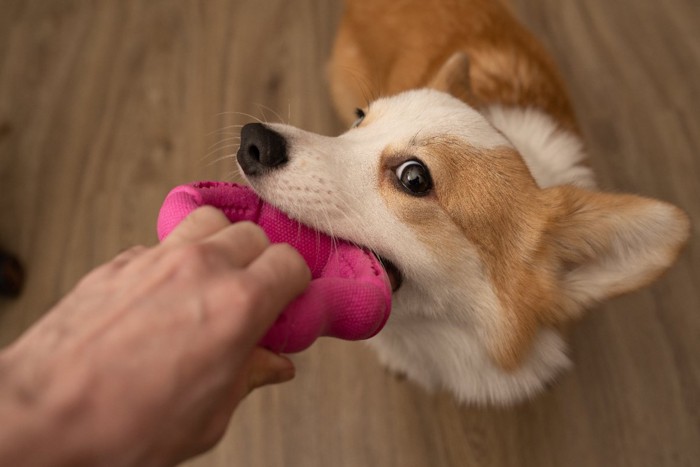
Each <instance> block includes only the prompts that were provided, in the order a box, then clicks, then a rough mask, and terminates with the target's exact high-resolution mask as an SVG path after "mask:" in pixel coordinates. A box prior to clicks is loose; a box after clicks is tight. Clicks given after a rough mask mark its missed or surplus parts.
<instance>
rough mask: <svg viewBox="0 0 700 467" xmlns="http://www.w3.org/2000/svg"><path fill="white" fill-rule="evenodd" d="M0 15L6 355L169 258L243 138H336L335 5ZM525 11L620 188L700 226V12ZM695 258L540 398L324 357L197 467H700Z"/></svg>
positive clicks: (600, 324) (340, 353)
mask: <svg viewBox="0 0 700 467" xmlns="http://www.w3.org/2000/svg"><path fill="white" fill-rule="evenodd" d="M0 3H1V6H2V13H0V186H2V197H0V212H2V213H3V218H2V221H0V244H2V246H3V247H4V248H8V249H10V250H13V251H15V252H17V253H18V254H19V255H20V256H21V257H22V259H23V260H24V261H25V263H26V266H27V269H28V275H29V276H28V283H27V286H26V290H25V293H24V295H23V297H22V298H21V299H20V300H17V301H14V302H10V301H3V302H0V307H1V309H0V344H7V343H8V342H10V341H11V340H12V339H13V338H14V337H16V336H17V335H18V334H19V333H20V332H21V331H22V330H23V329H25V328H26V327H28V326H29V325H30V324H31V323H32V322H34V321H35V320H36V319H38V318H39V317H40V316H41V314H42V313H43V312H44V311H45V310H46V309H47V308H49V307H50V306H51V305H52V304H53V303H54V302H55V301H56V300H58V299H59V298H60V297H61V296H62V294H64V293H65V292H66V291H68V290H69V289H70V288H71V287H72V285H73V284H74V283H75V282H76V281H77V280H78V279H79V278H80V277H81V276H82V275H83V274H84V273H86V272H87V271H88V270H89V269H91V268H92V267H94V266H95V265H97V264H99V263H100V262H102V261H104V260H106V259H108V258H110V257H111V256H112V255H114V254H115V253H116V252H118V251H119V250H121V249H123V248H126V247H128V246H130V245H132V244H135V243H145V244H152V243H154V241H155V227H154V225H155V218H156V213H157V211H158V208H159V206H160V202H161V201H162V199H163V197H164V195H165V194H166V192H167V191H168V189H169V188H170V187H172V186H174V185H175V184H178V183H182V182H185V181H190V180H198V179H206V178H225V179H233V178H234V177H235V173H234V163H233V160H232V159H231V158H230V157H229V156H230V155H231V154H232V153H233V152H234V150H235V147H236V138H235V137H236V134H237V128H236V127H235V126H233V125H239V124H241V123H245V122H248V121H252V120H253V119H254V118H255V117H257V118H261V119H269V120H284V121H288V122H290V123H292V124H294V125H298V126H301V127H303V128H306V129H309V130H312V131H317V132H320V133H325V134H334V133H337V132H338V131H339V130H340V126H339V124H338V121H337V120H336V118H335V117H334V115H333V114H332V112H331V107H330V104H329V100H328V97H327V88H326V82H325V78H324V66H325V60H326V58H327V56H328V54H329V51H330V46H331V40H332V37H333V33H334V29H335V26H336V24H337V21H338V18H339V15H340V12H341V5H340V4H339V3H338V2H337V1H333V2H329V1H326V0H295V1H294V2H290V1H285V0H265V1H264V2H261V1H255V0H245V1H243V0H207V1H206V2H204V1H196V0H148V1H145V0H102V1H100V2H92V1H88V0H1V2H0ZM513 4H514V6H515V8H516V10H517V11H518V12H519V15H520V17H521V18H522V19H523V21H524V22H525V23H526V24H527V25H528V26H529V27H531V28H532V30H533V31H535V32H536V33H537V34H538V36H540V37H541V38H542V40H543V41H544V42H545V43H546V44H547V45H548V46H549V48H550V49H551V51H552V53H553V55H554V56H555V58H556V59H557V61H558V63H559V64H560V66H561V69H562V72H563V74H564V76H565V78H566V81H567V83H568V85H569V88H570V90H571V94H572V97H573V99H574V103H575V107H576V109H577V113H578V116H579V118H580V120H581V124H582V127H583V130H584V133H585V134H586V138H587V142H588V145H589V149H590V152H591V154H592V157H593V165H594V167H595V169H596V171H597V173H598V175H599V179H600V181H601V183H602V185H603V186H605V187H606V188H609V189H613V190H620V191H632V192H636V193H640V194H644V195H648V196H655V197H659V198H662V199H666V200H668V201H671V202H674V203H676V204H678V205H680V206H681V207H683V208H684V209H685V210H686V211H688V212H689V213H690V215H691V216H692V218H693V221H694V224H695V225H700V184H699V183H698V182H699V181H700V157H698V150H699V148H700V113H699V112H698V110H697V103H698V102H700V80H698V79H697V78H698V76H700V28H698V24H700V7H699V6H698V5H699V4H698V2H697V1H696V0H669V1H667V2H664V3H663V4H661V3H659V2H645V1H639V0H617V1H615V2H610V1H605V0H587V1H585V2H584V1H581V0H579V1H569V2H562V1H559V0H514V1H513ZM370 20H371V19H370ZM237 112H240V113H237ZM248 114H249V115H248ZM699 245H700V243H699V239H698V234H697V233H695V234H694V236H693V239H692V242H691V244H690V246H689V247H688V248H687V250H686V251H685V252H684V254H683V256H682V258H681V260H680V261H679V263H678V265H677V266H676V267H674V268H673V270H672V271H671V272H670V273H669V274H667V275H666V276H665V277H664V278H663V279H662V280H661V281H659V282H658V283H657V284H655V285H654V286H653V287H651V288H649V289H646V290H644V291H640V292H638V293H635V294H632V295H629V296H627V297H623V298H620V299H617V300H615V301H613V302H610V303H608V304H606V305H604V306H602V307H600V309H598V310H595V312H593V313H591V314H590V315H589V316H588V317H587V318H586V319H584V320H583V321H582V322H581V324H580V325H579V326H578V327H577V328H576V330H575V331H574V333H573V335H572V343H573V355H572V356H573V359H574V361H575V363H576V366H575V368H574V370H573V371H571V372H570V373H568V374H566V375H564V376H563V377H562V378H561V381H560V383H559V384H558V385H557V386H555V387H554V388H552V389H551V390H550V391H549V392H548V393H546V394H544V395H542V396H541V397H538V398H536V399H535V400H533V401H532V402H531V403H528V404H524V405H522V406H519V407H516V408H512V409H483V408H475V407H459V406H457V405H456V404H455V403H454V402H453V401H452V400H451V399H450V397H449V396H447V395H445V394H437V395H430V394H426V393H424V392H423V391H421V390H420V389H418V388H416V387H414V386H413V385H412V384H410V383H408V382H406V381H401V380H398V379H396V378H395V377H393V376H392V375H389V374H387V373H386V372H385V371H384V370H383V369H382V368H381V367H379V365H378V364H377V363H376V360H375V358H374V356H373V355H372V353H371V352H370V351H369V350H367V349H366V348H365V347H364V346H362V345H360V344H352V343H344V342H335V341H322V342H320V343H319V344H318V345H316V346H315V347H314V348H313V349H311V350H309V351H307V352H305V353H303V354H301V355H299V356H297V357H295V360H296V362H297V366H298V376H297V378H296V380H295V381H294V382H292V383H289V384H287V385H285V386H283V387H279V388H269V389H264V390H261V391H259V392H257V393H256V394H254V395H252V396H251V397H250V398H249V399H248V400H247V401H246V402H245V404H243V406H242V407H241V408H240V410H239V411H238V413H237V414H236V416H235V418H234V420H233V422H232V424H231V426H230V429H229V431H228V434H227V435H226V437H225V438H224V439H223V440H222V442H221V444H220V445H219V446H218V447H217V448H216V449H215V450H213V451H212V452H210V453H208V454H206V455H204V456H201V457H200V458H198V459H195V460H194V461H192V462H191V463H190V464H189V465H191V466H202V467H203V466H224V465H225V466H229V465H239V466H272V467H274V466H287V467H293V466H303V467H313V466H331V465H332V466H339V467H343V466H347V467H355V466H396V467H411V466H416V467H423V466H471V465H474V466H537V467H546V466H563V465H566V466H635V467H637V466H650V467H651V466H653V467H658V466H690V465H698V459H700V358H699V357H700V306H699V305H700V292H699V288H698V283H700V247H699Z"/></svg>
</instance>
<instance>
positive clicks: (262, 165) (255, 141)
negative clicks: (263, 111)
mask: <svg viewBox="0 0 700 467" xmlns="http://www.w3.org/2000/svg"><path fill="white" fill-rule="evenodd" d="M236 158H237V159H238V164H239V165H240V166H241V169H242V170H243V173H245V174H246V175H249V176H255V175H262V174H263V173H265V172H267V171H270V170H272V169H275V168H277V167H281V166H282V165H284V164H285V163H286V162H287V161H288V160H289V159H288V158H287V142H286V140H285V139H284V137H283V136H282V135H280V134H279V133H277V132H276V131H273V130H271V129H269V128H267V127H266V126H265V125H263V124H261V123H249V124H247V125H245V126H244V127H243V128H242V129H241V147H240V149H239V150H238V154H237V155H236Z"/></svg>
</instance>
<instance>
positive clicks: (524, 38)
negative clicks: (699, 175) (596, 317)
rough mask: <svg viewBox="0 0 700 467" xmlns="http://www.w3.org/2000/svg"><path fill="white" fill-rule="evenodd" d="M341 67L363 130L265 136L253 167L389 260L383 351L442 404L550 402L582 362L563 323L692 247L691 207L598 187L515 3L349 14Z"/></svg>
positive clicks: (341, 90) (244, 162)
mask: <svg viewBox="0 0 700 467" xmlns="http://www.w3.org/2000/svg"><path fill="white" fill-rule="evenodd" d="M329 69H330V77H331V92H332V96H333V98H334V102H335V104H336V105H337V107H338V109H339V112H340V114H341V115H345V119H346V120H347V121H348V122H349V121H350V120H351V118H350V117H349V114H347V113H345V110H346V109H352V108H358V110H357V111H356V115H355V117H354V119H352V120H353V121H354V123H352V125H351V127H350V129H349V130H348V131H347V132H345V133H343V134H341V135H340V136H337V137H327V136H321V135H318V134H314V133H310V132H307V131H303V130H301V129H298V128H294V127H290V126H287V125H283V124H260V123H255V124H249V125H246V126H245V127H244V128H243V129H242V132H241V146H240V149H239V151H238V154H237V160H238V163H239V166H240V168H241V170H242V172H243V173H244V176H245V178H246V179H247V181H248V182H249V183H250V185H251V186H252V187H253V188H254V189H255V191H256V192H257V193H258V194H259V195H260V196H261V197H262V198H263V199H265V200H266V201H268V202H270V203H272V204H274V205H276V206H277V207H279V208H280V209H282V210H283V211H285V212H286V213H288V214H289V215H290V216H291V217H293V218H295V219H297V220H299V221H301V222H302V223H305V224H308V225H310V226H313V227H314V228H316V229H319V230H321V231H324V232H326V233H328V234H330V235H333V236H336V237H340V238H344V239H347V240H350V241H352V242H355V243H357V244H359V245H362V246H365V247H368V248H370V249H371V250H372V251H374V252H375V253H376V254H377V256H378V257H379V258H380V259H381V260H382V261H383V262H384V264H385V265H386V270H387V272H388V274H389V276H390V277H391V281H392V287H393V289H394V292H393V311H392V315H391V317H390V319H389V321H388V323H387V324H386V326H385V328H384V329H383V331H382V332H380V333H379V334H378V335H377V336H376V337H374V338H372V339H371V340H370V341H369V343H370V345H371V346H372V347H373V348H374V349H375V350H376V351H377V354H378V356H379V359H380V360H381V362H382V363H383V364H385V365H386V366H387V367H388V368H390V369H391V370H394V371H396V372H400V373H403V374H405V375H406V376H407V377H408V378H409V379H411V380H413V381H415V382H417V383H418V384H420V385H422V386H424V387H426V388H428V389H444V390H447V391H449V392H451V393H452V394H454V396H455V397H456V398H457V399H458V400H459V401H461V402H465V403H492V404H501V405H503V404H512V403H515V402H518V401H521V400H523V399H526V398H528V397H531V396H533V395H534V394H536V393H537V392H538V391H541V390H542V389H543V388H544V387H545V386H546V385H547V384H548V383H550V382H551V381H552V380H553V379H554V378H555V377H556V376H557V375H558V374H559V373H561V372H562V371H564V370H565V369H567V368H568V367H569V366H570V364H571V362H570V360H569V358H568V356H567V344H566V341H565V338H564V335H563V328H564V327H565V326H566V324H567V323H568V322H570V321H572V320H575V319H576V318H579V317H580V316H581V315H582V313H583V312H584V310H586V309H588V308H590V307H591V306H593V305H595V304H596V303H598V302H600V301H602V300H605V299H608V298H610V297H613V296H617V295H620V294H623V293H626V292H630V291H633V290H635V289H638V288H640V287H643V286H645V285H648V284H649V283H651V282H652V281H653V280H654V279H656V278H657V277H658V276H659V275H660V274H662V273H663V272H664V271H665V270H666V269H667V268H669V267H670V266H671V264H672V263H673V262H674V260H675V259H676V257H677V255H678V254H679V252H680V250H681V248H682V246H683V245H684V243H685V242H686V240H687V238H688V236H689V229H690V226H689V221H688V218H687V216H686V215H685V213H684V212H683V211H681V210H680V209H678V208H676V207H675V206H672V205H670V204H668V203H665V202H662V201H656V200H652V199H647V198H643V197H639V196H635V195H627V194H611V193H603V192H600V191H597V190H596V186H595V180H594V176H593V173H592V171H591V169H590V167H589V166H588V165H587V164H586V152H585V149H584V145H583V142H582V139H581V135H580V132H579V129H578V124H577V122H576V119H575V116H574V113H573V110H572V107H571V104H570V103H569V100H568V98H567V95H566V91H565V89H564V85H563V83H562V80H561V78H560V77H559V75H558V73H557V71H556V68H555V67H554V65H553V62H552V60H551V59H550V58H549V57H548V56H547V54H546V53H545V51H544V50H543V48H542V46H541V45H540V44H539V43H538V42H537V41H536V40H535V39H534V38H533V36H531V35H530V33H528V32H527V31H526V30H525V29H524V28H523V26H521V25H520V24H519V23H518V22H517V21H516V19H515V18H514V16H513V15H512V13H511V12H510V11H509V9H508V7H507V6H506V5H504V4H503V3H502V2H500V1H498V0H461V1H457V0H421V1H420V2H418V1H415V2H396V1H394V0H348V1H347V4H346V7H345V13H344V16H343V18H342V20H341V23H340V27H339V31H338V35H337V38H336V43H335V46H334V50H333V55H332V57H331V62H330V68H329ZM365 96H374V97H376V98H375V99H374V100H373V101H372V102H370V103H367V102H366V101H365Z"/></svg>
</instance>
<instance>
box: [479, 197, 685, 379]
mask: <svg viewBox="0 0 700 467" xmlns="http://www.w3.org/2000/svg"><path fill="white" fill-rule="evenodd" d="M542 193H543V194H544V195H545V196H544V197H543V198H542V199H541V201H542V206H541V209H543V210H544V211H550V212H549V215H548V216H547V218H548V219H549V220H548V221H546V222H545V227H544V230H543V232H542V235H541V237H540V242H539V243H540V247H539V253H538V254H537V255H536V256H537V259H535V258H532V259H531V260H529V261H528V264H526V265H524V266H523V265H521V266H523V267H518V266H517V263H515V264H514V265H513V267H512V269H513V271H512V274H511V276H512V277H510V280H509V281H508V283H507V284H508V285H509V286H511V290H505V292H506V293H504V294H502V295H503V296H504V297H505V298H506V300H504V305H505V314H504V316H503V319H501V320H498V321H497V322H491V327H487V328H486V335H485V337H486V342H487V345H488V347H489V352H490V354H491V356H492V357H493V358H494V360H495V361H496V362H497V363H498V364H499V365H500V366H501V367H502V368H504V369H507V370H509V369H514V368H517V367H518V365H519V364H520V362H521V361H522V359H523V357H524V356H525V355H527V353H528V349H529V348H530V346H531V345H532V340H533V338H534V337H535V334H536V331H537V329H538V328H539V326H540V325H548V326H557V325H560V324H561V323H563V322H565V321H568V320H570V319H573V318H577V317H578V316H580V315H581V313H582V312H583V311H584V310H585V309H586V308H588V307H590V306H592V305H594V304H596V303H598V302H600V301H603V300H605V299H608V298H611V297H614V296H616V295H620V294H624V293H626V292H631V291H633V290H635V289H637V288H640V287H643V286H645V285H648V284H649V283H651V282H652V281H653V280H654V279H656V278H657V277H658V276H659V275H661V274H662V273H663V272H664V271H666V270H667V269H668V268H669V267H670V266H671V264H672V263H673V262H674V261H675V259H676V257H677V256H678V254H679V253H680V251H681V249H682V247H683V245H684V244H685V242H686V241H687V239H688V237H689V234H690V223H689V220H688V217H687V215H686V214H685V213H684V212H683V211H681V210H680V209H678V208H676V207H675V206H672V205H670V204H667V203H664V202H661V201H656V200H651V199H647V198H642V197H639V196H633V195H618V194H606V193H598V192H590V191H586V190H582V189H579V188H575V187H571V186H565V187H564V186H561V187H554V188H549V189H546V190H544V191H543V192H542ZM502 292H504V291H502Z"/></svg>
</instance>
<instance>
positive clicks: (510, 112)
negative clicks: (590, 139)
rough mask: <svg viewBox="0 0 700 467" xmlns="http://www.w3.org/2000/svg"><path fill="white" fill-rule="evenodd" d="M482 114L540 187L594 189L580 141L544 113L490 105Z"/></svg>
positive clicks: (591, 175)
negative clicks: (522, 162)
mask: <svg viewBox="0 0 700 467" xmlns="http://www.w3.org/2000/svg"><path fill="white" fill-rule="evenodd" d="M482 113H483V115H484V116H485V117H486V119H487V120H488V121H489V122H490V123H491V124H492V125H493V126H495V127H496V128H497V129H498V130H499V131H501V133H503V135H504V136H505V137H506V138H507V139H508V140H509V141H510V142H511V143H512V144H513V146H515V148H516V149H517V150H518V151H519V152H520V154H521V155H522V157H523V159H524V160H525V163H526V164H527V166H528V168H529V169H530V172H531V173H532V176H533V177H534V178H535V180H536V181H537V184H538V185H539V186H540V188H548V187H552V186H557V185H574V186H578V187H581V188H595V185H596V184H595V180H594V176H593V171H592V170H591V169H590V167H588V166H586V165H584V164H585V162H584V161H585V160H586V157H587V156H586V152H585V149H584V146H583V142H582V141H581V140H580V138H579V137H578V136H577V135H575V134H573V133H571V132H570V131H567V130H565V129H563V128H562V127H561V126H560V125H558V124H557V122H556V121H555V120H554V119H552V118H551V117H550V116H549V115H547V114H546V113H544V112H542V111H540V110H537V109H534V108H529V109H522V108H516V107H503V106H500V105H492V106H489V107H487V108H486V109H484V110H483V111H482Z"/></svg>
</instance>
